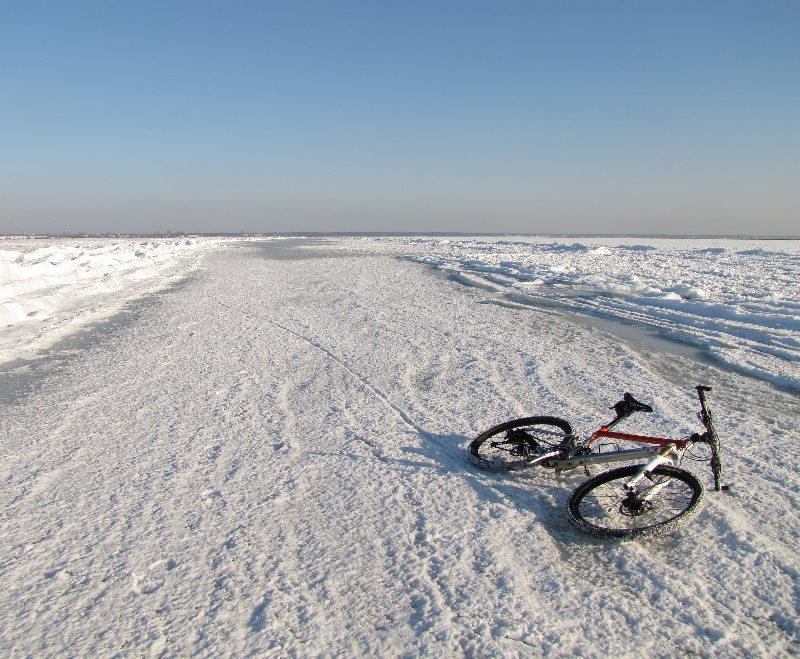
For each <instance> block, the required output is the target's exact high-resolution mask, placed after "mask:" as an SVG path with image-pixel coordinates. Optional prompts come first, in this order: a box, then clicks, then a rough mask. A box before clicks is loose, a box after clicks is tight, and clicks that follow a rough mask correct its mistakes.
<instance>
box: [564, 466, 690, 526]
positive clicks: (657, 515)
mask: <svg viewBox="0 0 800 659" xmlns="http://www.w3.org/2000/svg"><path fill="white" fill-rule="evenodd" d="M641 468H642V466H641V465H632V466H629V467H622V468H620V469H613V470H611V471H607V472H605V473H603V474H599V475H598V476H595V477H594V478H591V479H589V480H588V481H586V482H585V483H583V484H582V485H581V486H580V487H578V489H576V490H575V491H574V492H573V493H572V495H571V496H570V498H569V501H568V502H567V516H568V517H569V521H570V522H571V523H572V525H573V526H575V527H576V528H577V529H579V530H580V531H583V532H585V533H589V534H592V535H597V536H605V537H610V538H633V537H642V536H657V535H665V534H667V533H671V532H672V531H674V530H675V529H677V528H679V527H680V526H683V525H684V524H686V523H688V522H689V521H691V520H692V519H693V518H694V517H695V516H696V515H697V513H699V512H700V502H701V500H702V498H703V486H702V485H701V484H700V481H698V480H697V478H695V476H694V475H693V474H691V473H690V472H688V471H686V470H685V469H678V468H677V467H669V466H666V465H660V466H658V467H656V468H655V469H654V470H653V471H652V473H651V475H650V476H647V475H645V476H644V477H643V478H642V479H641V480H640V481H639V482H638V483H636V485H634V486H633V487H629V486H628V481H630V480H631V479H632V478H633V477H634V476H636V475H637V474H638V473H639V472H640V471H641Z"/></svg>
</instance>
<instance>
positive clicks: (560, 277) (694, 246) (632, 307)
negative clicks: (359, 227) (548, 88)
mask: <svg viewBox="0 0 800 659" xmlns="http://www.w3.org/2000/svg"><path fill="white" fill-rule="evenodd" d="M374 242H376V243H378V244H380V248H381V250H382V251H384V250H392V249H396V250H397V251H399V252H400V253H403V254H407V253H412V254H414V255H415V258H416V259H417V260H418V261H420V262H422V263H428V264H430V265H431V266H434V267H436V268H439V269H441V270H442V271H444V272H446V273H448V274H450V276H451V277H452V278H453V279H455V280H456V281H460V282H461V283H464V284H467V285H473V286H479V287H481V288H483V289H484V290H487V291H494V292H496V293H497V294H498V295H500V296H502V297H504V298H505V299H507V300H509V301H515V302H517V303H520V304H534V305H542V304H555V305H557V306H558V307H560V308H569V309H572V310H573V311H575V312H577V313H581V314H587V315H590V316H596V317H601V318H611V319H615V320H618V321H622V322H626V323H630V324H633V325H638V326H643V327H649V328H652V329H654V330H656V331H658V332H659V333H661V334H663V335H665V336H670V337H673V338H674V339H677V340H680V341H685V342H689V343H691V344H694V345H698V346H701V347H702V348H704V349H705V350H707V351H708V352H709V354H710V355H712V356H713V357H715V358H717V359H719V360H720V361H722V362H724V363H725V364H727V365H728V366H729V367H733V368H737V369H740V370H742V371H743V372H749V373H753V374H755V375H757V376H759V377H765V378H768V379H770V380H771V381H773V382H775V383H776V384H778V385H781V386H785V387H789V388H793V389H795V390H797V391H800V241H798V240H749V241H744V240H725V239H713V240H712V239H706V240H698V239H694V240H686V239H649V240H643V239H641V238H582V239H577V238H572V239H564V238H560V239H555V238H539V239H536V238H520V239H498V238H492V239H455V238H450V239H448V238H395V239H392V240H390V241H387V240H385V239H379V240H375V241H374Z"/></svg>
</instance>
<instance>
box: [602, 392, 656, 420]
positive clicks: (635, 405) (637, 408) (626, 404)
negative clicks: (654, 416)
mask: <svg viewBox="0 0 800 659" xmlns="http://www.w3.org/2000/svg"><path fill="white" fill-rule="evenodd" d="M611 409H612V410H614V411H615V412H616V413H617V418H622V417H626V416H628V415H630V414H633V413H634V412H652V411H653V408H652V407H650V406H649V405H645V404H644V403H640V402H639V401H638V400H636V399H635V398H634V397H633V396H631V395H630V394H629V393H628V392H625V395H624V396H623V397H622V400H621V401H619V402H618V403H616V404H615V405H614V406H613V407H612V408H611Z"/></svg>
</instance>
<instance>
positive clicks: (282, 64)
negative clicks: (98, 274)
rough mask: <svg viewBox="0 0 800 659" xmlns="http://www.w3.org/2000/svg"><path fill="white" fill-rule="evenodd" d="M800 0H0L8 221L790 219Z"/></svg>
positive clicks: (60, 226) (799, 92) (233, 223)
mask: <svg viewBox="0 0 800 659" xmlns="http://www.w3.org/2000/svg"><path fill="white" fill-rule="evenodd" d="M798 34H800V2H797V0H786V1H773V0H759V1H758V2H754V1H750V0H749V1H747V2H738V1H736V0H730V1H725V2H717V1H715V0H703V1H702V2H697V1H681V0H672V1H670V2H663V1H661V0H659V1H656V0H630V1H622V0H602V1H601V0H589V1H579V0H559V1H557V2H556V1H555V0H551V1H548V2H538V1H536V0H524V1H511V0H492V1H489V0H487V1H484V2H476V1H473V0H459V1H445V0H442V1H437V0H403V1H400V0H375V1H371V2H367V1H350V0H340V1H337V0H284V1H269V0H262V1H258V2H256V1H253V2H248V1H240V2H228V1H222V0H219V1H209V0H190V1H189V0H186V1H182V0H160V1H158V2H154V1H149V0H135V1H134V0H131V1H130V2H123V1H109V0H97V1H88V0H61V1H55V0H53V1H50V2H44V1H40V0H0V62H2V65H0V233H23V232H24V233H36V232H40V233H63V232H70V233H77V232H89V233H109V232H166V231H186V232H253V231H263V232H287V231H293V232H294V231H299V232H303V231H390V232H392V231H411V232H419V231H442V232H455V231H458V232H477V233H481V232H509V233H644V234H653V233H655V234H672V235H675V234H693V235H698V234H703V235H765V236H779V235H787V236H798V235H800V38H798Z"/></svg>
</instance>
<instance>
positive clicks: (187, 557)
mask: <svg viewBox="0 0 800 659" xmlns="http://www.w3.org/2000/svg"><path fill="white" fill-rule="evenodd" d="M123 242H124V241H123ZM148 242H149V241H148ZM284 242H286V241H284ZM112 243H113V244H118V243H119V241H106V242H105V243H102V241H100V242H95V243H81V245H80V246H79V247H78V246H76V245H75V244H73V243H72V242H65V243H58V242H55V243H48V244H46V245H38V246H36V247H35V248H33V247H32V248H31V249H19V248H18V247H17V246H12V247H9V248H4V249H3V251H4V252H13V251H16V252H17V255H9V254H4V256H5V257H6V258H4V261H3V263H5V264H8V263H14V262H15V261H16V260H17V259H18V258H19V254H23V256H24V258H23V261H21V263H25V259H26V258H28V257H30V260H29V261H28V267H30V268H34V269H36V268H40V269H42V270H43V271H45V272H46V271H47V270H48V269H49V268H50V267H55V266H51V265H48V264H49V263H50V262H51V261H55V262H57V263H59V264H61V265H59V267H64V268H67V269H66V270H65V272H67V273H71V272H72V271H71V270H69V269H68V268H70V267H73V266H71V265H69V264H66V265H65V264H64V260H69V257H65V258H64V259H58V258H56V256H57V255H60V254H69V255H77V254H79V253H81V252H84V256H81V257H78V258H77V259H75V260H77V261H80V260H81V259H83V258H85V255H92V254H95V255H96V256H97V257H98V258H102V257H101V255H102V254H106V255H107V256H109V258H110V257H111V255H113V254H116V252H114V251H111V250H110V249H108V248H110V247H111V245H112ZM26 244H27V243H26ZM125 244H126V245H128V244H129V243H125ZM42 246H44V247H47V250H46V251H45V252H39V253H37V254H35V255H34V254H33V253H34V252H36V250H38V249H40V248H41V247H42ZM76 247H77V248H76ZM601 247H602V248H603V249H599V248H601ZM73 248H76V249H74V250H73ZM94 249H97V252H95V251H94ZM102 249H107V251H105V252H104V251H101V250H102ZM169 249H171V250H172V253H171V255H170V257H169V258H168V259H166V260H167V261H170V262H171V263H172V265H171V266H167V265H166V264H163V265H164V269H159V270H158V272H159V273H161V274H158V275H155V276H153V277H150V278H149V279H146V280H142V282H143V283H144V284H145V286H144V288H137V287H135V286H133V285H130V278H129V277H128V275H127V274H123V273H126V272H129V271H128V270H126V268H127V266H120V267H119V268H117V269H115V270H113V271H110V270H109V271H108V272H110V273H112V274H111V275H110V278H111V279H116V280H118V283H117V284H116V285H117V286H118V288H115V289H113V290H110V292H104V293H102V294H99V293H98V289H97V288H96V287H95V283H90V284H88V286H89V288H90V289H91V290H92V294H91V295H90V296H77V299H76V300H75V301H74V304H73V302H72V301H71V300H70V299H69V298H68V297H66V295H65V294H64V293H63V292H59V291H60V289H59V288H58V283H59V282H58V280H57V279H51V280H50V282H49V284H48V285H46V286H45V287H44V288H39V289H36V291H33V289H32V290H31V292H30V293H20V294H18V295H19V297H20V298H21V299H22V300H23V302H24V304H25V305H30V304H33V302H34V301H35V300H41V299H43V298H45V297H46V296H47V295H51V294H52V295H54V296H55V297H54V303H53V307H52V308H53V309H54V310H55V311H52V312H48V313H52V314H53V316H52V317H53V318H56V317H58V316H59V315H60V314H67V315H70V314H73V315H75V316H78V315H82V314H79V313H78V310H80V309H89V308H94V307H98V308H101V309H103V308H105V309H111V308H118V307H119V305H120V303H121V301H122V300H128V301H129V306H130V307H135V308H136V313H135V317H134V318H132V319H130V320H129V321H126V322H123V323H116V324H113V326H112V325H111V324H112V321H113V320H114V319H116V318H117V317H118V316H112V317H111V318H110V319H108V320H107V321H106V323H105V324H100V325H93V328H92V330H91V331H89V332H83V331H80V332H75V333H73V334H71V335H70V342H69V343H68V344H65V343H64V342H61V343H57V344H52V343H49V344H48V345H50V347H49V348H47V349H44V350H43V351H42V356H41V357H40V359H38V360H35V361H32V362H30V364H28V365H27V366H25V367H24V369H27V371H26V373H27V374H28V375H27V376H26V378H27V379H26V380H25V386H24V387H19V388H18V390H16V393H15V395H14V396H13V397H4V398H3V401H2V402H3V405H2V407H1V408H0V580H2V583H3V588H2V589H0V624H2V629H3V633H2V634H0V655H2V656H3V657H26V656H62V655H63V656H122V657H127V656H148V655H151V656H190V655H191V656H194V655H203V656H290V657H294V656H435V657H449V656H491V657H500V656H503V657H505V656H513V657H523V656H525V657H527V656H548V657H574V656H581V657H598V658H599V657H608V656H614V657H616V656H622V657H628V656H654V657H673V656H725V657H740V656H741V657H762V656H763V657H777V656H793V655H796V654H798V649H800V626H799V625H798V620H800V610H798V597H797V594H798V583H800V562H798V555H800V512H799V511H800V476H798V470H797V465H796V460H795V458H794V455H795V452H796V451H795V449H796V446H797V442H798V434H797V429H796V426H797V419H798V418H800V399H799V398H798V395H797V393H796V392H795V391H794V390H792V389H790V388H788V387H776V386H774V382H779V383H785V382H786V378H787V377H789V376H794V375H796V373H795V371H793V370H792V369H793V368H794V367H793V364H795V362H793V361H792V359H791V358H792V356H794V355H796V352H797V349H798V347H797V341H796V327H797V324H796V323H797V317H798V298H797V295H796V290H797V289H796V288H793V286H795V283H794V282H796V280H797V278H796V274H797V273H796V268H797V259H796V253H797V252H796V244H794V243H789V242H777V241H776V242H774V243H773V242H769V243H758V242H753V243H743V242H739V241H719V242H709V241H656V240H650V241H644V240H643V239H638V238H637V239H620V238H615V239H584V238H580V239H579V238H566V239H544V238H542V239H533V238H517V237H513V238H507V239H502V240H501V239H496V238H473V239H466V238H464V237H460V236H451V237H447V238H446V239H438V238H436V239H434V238H430V237H425V236H418V237H413V238H411V237H397V238H389V237H378V238H348V237H341V238H335V239H318V240H315V241H313V242H311V241H309V242H307V243H303V244H300V245H299V246H297V245H296V246H295V247H293V248H291V249H290V248H284V249H276V248H265V247H263V246H260V245H256V244H249V243H248V244H238V243H236V244H231V243H227V242H220V243H213V244H212V243H209V244H207V245H205V246H204V247H195V248H194V249H191V248H189V249H187V250H186V251H184V250H183V249H180V250H179V249H177V247H175V248H173V247H170V248H169ZM123 250H124V251H125V253H126V254H127V256H126V257H125V259H126V260H125V262H126V263H128V264H133V263H146V262H147V261H148V259H149V258H151V257H148V256H147V255H148V254H149V253H153V254H154V253H158V252H159V250H160V248H158V249H151V248H149V247H144V246H142V245H141V244H140V243H139V242H137V243H135V244H129V246H128V247H123V248H121V250H117V251H123ZM136 251H140V252H142V253H143V254H145V256H143V257H137V256H136ZM45 255H47V256H46V258H44V259H42V258H41V257H43V256H45ZM9 256H14V258H9ZM152 258H155V257H154V256H153V257H152ZM198 259H199V260H198ZM33 261H39V263H38V264H34V263H33ZM70 263H72V261H70ZM17 265H19V264H17ZM189 269H191V273H192V276H191V278H189V279H187V280H185V281H184V282H183V285H181V286H173V287H171V288H170V289H169V290H168V291H164V290H163V289H160V290H162V293H161V294H158V295H147V294H146V292H147V291H150V290H152V289H151V286H156V285H158V286H162V285H163V284H164V283H165V282H166V281H167V279H169V278H172V277H177V276H183V275H184V274H185V273H186V272H187V271H188V270H189ZM114 273H116V274H114ZM705 273H711V275H710V276H706V274H705ZM134 274H135V273H134ZM701 274H702V276H701ZM37 276H38V275H37ZM31 279H35V278H34V277H31ZM64 279H65V281H67V282H71V285H76V284H78V283H79V281H78V277H77V275H75V274H74V273H73V274H68V275H65V278H64ZM537 280H541V281H540V282H538V283H537ZM15 281H20V278H19V277H18V278H17V279H16V280H15ZM776 282H784V284H785V285H782V287H781V286H778V285H776ZM465 284H470V285H465ZM54 287H55V292H53V290H54ZM48 290H49V291H51V292H47V291H48ZM75 290H78V291H79V290H80V287H78V288H77V289H75ZM699 290H702V291H704V292H705V296H701V295H698V294H696V293H695V294H691V293H692V291H699ZM76 295H77V294H76ZM142 295H146V297H144V298H143V297H142ZM665 298H668V299H665ZM669 298H674V299H669ZM678 298H680V299H678ZM56 303H57V304H56ZM42 304H44V303H42ZM58 305H62V307H59V306H58ZM605 306H610V307H611V311H606V310H604V308H603V307H605ZM45 309H46V307H45ZM64 309H66V311H64ZM614 319H618V320H621V321H623V324H620V323H619V322H617V320H614ZM734 321H735V322H734ZM36 322H37V321H36V320H23V321H20V322H18V323H16V324H11V328H10V330H11V331H12V334H15V335H16V336H17V337H22V336H23V335H24V331H28V330H30V331H31V332H32V333H39V332H41V333H42V339H41V340H42V341H44V340H45V337H46V335H48V334H49V333H50V331H49V329H48V328H50V325H48V324H47V323H45V324H39V325H37V324H36ZM792 323H794V324H792ZM676 324H677V325H679V327H678V328H677V330H679V332H680V337H681V338H682V340H683V341H686V340H694V341H695V342H696V343H697V346H696V347H695V348H694V349H693V351H692V352H690V353H689V354H687V353H686V352H682V351H681V350H678V349H675V350H673V349H672V348H671V347H670V346H673V345H675V346H682V345H684V344H683V343H675V342H674V341H672V340H665V339H664V338H662V339H661V341H662V343H664V344H667V346H666V347H664V348H663V349H662V347H657V349H652V346H651V345H649V344H648V343H647V341H645V340H640V337H642V336H644V334H645V333H647V332H651V331H654V330H649V329H648V327H655V328H657V331H658V333H659V336H661V337H664V336H667V337H668V336H670V335H672V334H670V332H671V331H672V330H671V327H670V326H671V325H676ZM785 324H788V325H786V326H784V325H785ZM616 325H619V327H620V328H627V329H628V330H630V332H629V333H628V334H625V333H624V332H618V333H616V332H615V330H614V329H613V326H616ZM79 326H80V327H85V325H79ZM792 327H794V328H795V330H791V328H792ZM21 328H28V330H23V329H21ZM607 328H611V329H610V330H608V329H607ZM56 329H57V330H58V331H59V332H60V331H61V330H60V329H59V328H56ZM677 330H676V332H675V334H674V335H675V336H678V333H677ZM779 332H783V334H782V335H781V336H780V337H778V334H779ZM4 336H5V334H4ZM687 337H688V338H687ZM697 337H700V338H699V339H698V338H697ZM778 338H782V339H783V340H782V341H779V340H778ZM25 343H26V342H25V341H22V340H21V339H20V341H19V342H17V343H14V344H13V345H21V344H25ZM712 349H713V350H728V353H729V354H726V355H724V357H725V360H724V361H723V360H722V359H721V358H720V359H717V360H708V359H695V358H694V351H696V352H701V353H708V352H709V351H710V350H712ZM767 349H769V350H771V351H772V354H770V353H767V352H766V350H767ZM759 351H761V353H759ZM784 353H785V354H784ZM13 354H19V353H13ZM755 354H762V355H763V356H762V357H761V358H760V361H759V362H758V364H757V366H758V369H761V370H763V371H764V373H761V370H759V371H758V375H759V377H752V374H751V373H750V372H749V369H748V368H747V364H746V359H750V358H751V355H755ZM753 359H755V358H753ZM20 370H21V369H15V370H14V372H10V371H0V394H2V393H4V392H5V389H4V385H7V384H8V383H9V381H10V378H12V377H18V378H21V377H22V374H20V373H19V371H20ZM752 371H753V372H756V369H755V368H753V369H752ZM784 371H786V372H788V374H789V376H787V375H786V374H785V373H784ZM762 376H764V377H762ZM700 383H703V384H709V385H712V386H713V392H711V393H710V394H709V399H710V403H711V406H712V409H713V411H714V415H715V417H714V418H715V422H716V426H717V430H718V432H719V434H720V437H721V441H722V448H723V468H724V471H723V482H724V483H725V484H727V485H729V486H730V489H729V490H728V491H726V492H713V491H709V492H707V493H706V497H705V500H706V503H705V507H704V509H703V511H702V512H701V513H700V515H699V516H698V518H697V519H695V520H694V521H693V522H692V523H691V525H689V526H687V527H686V528H685V529H683V530H679V531H678V532H676V533H675V534H673V535H670V536H668V537H666V538H661V539H651V540H643V541H635V542H610V541H603V540H598V539H594V538H592V537H589V536H585V535H582V534H580V533H579V532H578V531H576V530H574V529H573V528H572V527H571V526H570V525H569V523H568V521H567V519H566V515H565V512H564V504H565V502H566V499H567V497H568V495H569V492H570V491H572V490H573V489H574V488H575V487H577V485H578V484H579V483H581V482H582V481H583V480H584V479H585V477H586V476H585V474H584V473H583V471H575V472H570V473H567V474H564V475H562V476H556V475H555V474H553V473H552V471H549V470H541V471H535V472H519V473H515V474H510V475H503V474H496V473H487V472H483V471H480V470H478V469H476V468H474V467H473V466H472V465H471V464H470V462H469V460H468V458H467V451H466V446H467V444H468V442H469V440H470V439H471V438H472V437H474V436H475V435H476V434H477V433H478V432H480V431H482V430H485V429H487V428H488V427H489V426H491V425H494V424H496V423H499V422H502V421H505V420H508V419H510V418H514V417H519V416H528V415H532V414H549V415H555V416H559V417H563V418H566V419H568V420H569V421H570V422H571V423H572V425H573V427H574V428H575V429H576V430H577V431H578V432H579V433H581V434H586V433H589V432H591V431H592V430H594V429H595V428H597V427H598V425H599V424H601V423H603V422H606V421H608V420H609V414H610V410H609V409H608V408H609V406H611V405H612V404H613V403H615V402H616V401H617V400H618V399H619V397H620V396H621V394H622V393H623V392H624V391H630V392H631V393H632V394H634V395H635V396H636V398H637V399H639V400H642V401H644V402H647V403H648V404H650V405H652V406H653V408H654V410H655V411H654V413H652V414H638V415H636V416H635V417H633V418H632V419H629V420H628V421H626V422H625V426H624V428H625V429H627V430H630V431H632V432H652V433H655V434H663V435H667V436H675V437H681V436H686V435H687V434H688V433H691V432H693V431H695V430H698V429H699V423H698V421H697V419H696V413H697V411H698V405H697V400H696V397H695V396H694V391H693V386H694V385H696V384H700ZM620 429H622V428H620ZM684 466H686V467H687V468H689V469H691V470H692V471H693V472H694V473H695V474H696V475H697V476H698V478H700V479H701V481H702V482H703V483H704V484H705V485H706V486H709V485H710V480H711V474H710V469H709V468H708V464H707V463H706V462H702V461H698V462H692V461H689V460H685V461H684ZM595 473H597V472H595Z"/></svg>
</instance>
